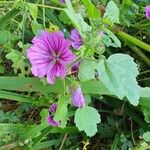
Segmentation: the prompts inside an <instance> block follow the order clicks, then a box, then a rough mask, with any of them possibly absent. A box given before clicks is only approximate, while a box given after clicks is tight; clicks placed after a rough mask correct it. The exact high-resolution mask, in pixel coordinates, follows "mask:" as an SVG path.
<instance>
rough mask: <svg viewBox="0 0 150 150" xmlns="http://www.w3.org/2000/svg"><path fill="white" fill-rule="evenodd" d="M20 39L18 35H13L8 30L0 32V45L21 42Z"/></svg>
mask: <svg viewBox="0 0 150 150" xmlns="http://www.w3.org/2000/svg"><path fill="white" fill-rule="evenodd" d="M19 39H20V37H19V36H18V35H16V34H13V33H11V32H10V31H7V30H2V31H0V44H2V45H4V44H8V43H14V42H16V41H17V40H19Z"/></svg>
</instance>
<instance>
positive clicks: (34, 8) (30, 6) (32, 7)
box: [26, 3, 38, 20]
mask: <svg viewBox="0 0 150 150" xmlns="http://www.w3.org/2000/svg"><path fill="white" fill-rule="evenodd" d="M26 4H27V8H28V10H29V12H30V13H31V16H32V18H33V19H34V20H36V19H37V16H38V6H37V5H36V4H32V3H26Z"/></svg>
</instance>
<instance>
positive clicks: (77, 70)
mask: <svg viewBox="0 0 150 150" xmlns="http://www.w3.org/2000/svg"><path fill="white" fill-rule="evenodd" d="M80 63H81V61H78V62H77V63H75V64H74V65H73V66H72V68H71V73H72V74H73V75H74V76H75V77H77V76H78V72H79V66H80Z"/></svg>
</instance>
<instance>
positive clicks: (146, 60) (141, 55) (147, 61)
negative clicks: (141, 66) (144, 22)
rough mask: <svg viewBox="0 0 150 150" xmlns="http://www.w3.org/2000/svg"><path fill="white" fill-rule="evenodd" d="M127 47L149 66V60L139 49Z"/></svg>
mask: <svg viewBox="0 0 150 150" xmlns="http://www.w3.org/2000/svg"><path fill="white" fill-rule="evenodd" d="M129 47H130V48H131V49H132V50H133V51H134V52H135V53H136V54H137V55H138V56H140V57H141V59H142V60H143V61H144V62H145V63H146V64H147V65H148V66H150V59H149V58H148V57H147V56H146V55H145V54H144V53H143V52H141V51H140V49H139V48H137V47H132V46H130V45H129Z"/></svg>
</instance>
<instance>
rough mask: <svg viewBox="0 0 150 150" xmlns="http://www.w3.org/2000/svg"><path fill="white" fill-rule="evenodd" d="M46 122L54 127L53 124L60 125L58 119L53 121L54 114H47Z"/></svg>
mask: <svg viewBox="0 0 150 150" xmlns="http://www.w3.org/2000/svg"><path fill="white" fill-rule="evenodd" d="M47 122H48V123H49V124H50V125H51V126H52V127H55V126H59V125H60V121H54V116H53V115H52V116H49V117H48V118H47Z"/></svg>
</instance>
